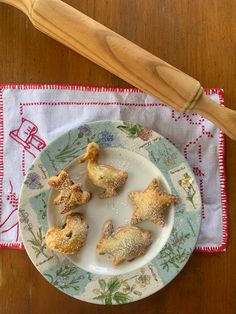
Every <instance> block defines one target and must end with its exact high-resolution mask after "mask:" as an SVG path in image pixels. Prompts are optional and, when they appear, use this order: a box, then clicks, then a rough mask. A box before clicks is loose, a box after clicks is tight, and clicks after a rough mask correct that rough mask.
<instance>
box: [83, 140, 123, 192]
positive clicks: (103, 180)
mask: <svg viewBox="0 0 236 314" xmlns="http://www.w3.org/2000/svg"><path fill="white" fill-rule="evenodd" d="M98 156H99V146H98V144H96V143H94V142H93V143H90V144H88V146H87V151H86V153H85V154H84V155H83V156H82V157H81V158H80V159H79V162H80V163H83V162H84V161H85V160H88V165H87V174H88V177H89V179H90V180H91V181H92V183H93V184H94V185H96V186H98V187H100V188H103V189H105V191H104V192H102V193H100V194H99V198H108V197H112V196H116V195H117V194H118V193H117V189H118V188H119V187H121V186H122V185H123V184H125V182H126V180H127V178H128V173H127V172H125V171H120V170H117V169H115V168H114V167H112V166H109V165H101V164H98V163H97V160H98Z"/></svg>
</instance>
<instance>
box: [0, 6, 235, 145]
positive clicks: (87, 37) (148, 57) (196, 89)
mask: <svg viewBox="0 0 236 314" xmlns="http://www.w3.org/2000/svg"><path fill="white" fill-rule="evenodd" d="M0 2H4V3H8V4H10V5H12V6H14V7H17V8H18V9H20V10H21V11H23V12H24V13H25V14H26V15H27V16H28V17H29V19H30V21H31V22H32V24H33V25H34V26H35V27H36V28H37V29H39V30H40V31H42V32H43V33H45V34H47V35H48V36H50V37H52V38H54V39H56V40H57V41H59V42H61V43H63V44H64V45H66V46H68V47H69V48H71V49H73V50H75V51H76V52H78V53H80V54H81V55H83V56H84V57H86V58H88V59H90V60H92V61H93V62H95V63H97V64H98V65H100V66H101V67H103V68H105V69H107V70H108V71H110V72H112V73H113V74H115V75H117V76H119V77H120V78H122V79H123V80H125V81H127V82H129V83H130V84H132V85H134V86H136V87H138V88H140V89H142V90H143V91H145V92H147V93H148V94H150V95H152V96H154V97H156V98H158V99H159V100H161V101H162V102H164V103H166V104H167V105H169V106H171V107H172V108H174V109H175V110H177V111H181V112H188V111H191V112H196V113H198V114H200V115H202V116H204V117H205V118H207V119H208V120H210V121H212V122H213V123H215V124H216V125H217V126H218V127H219V128H221V129H222V130H223V131H224V132H225V133H226V134H227V135H228V136H229V137H231V138H232V139H234V140H236V112H235V111H233V110H231V109H228V108H225V107H222V106H219V104H217V103H216V102H214V101H213V100H211V99H210V98H209V97H207V96H206V95H205V94H204V93H203V88H202V87H201V84H200V83H199V82H198V81H197V80H195V79H193V78H192V77H190V76H188V75H187V74H185V73H183V72H181V71H180V70H178V69H176V68H174V67H173V66H171V65H169V64H168V63H166V62H164V61H163V60H161V59H159V58H158V57H156V56H154V55H153V54H151V53H149V52H148V51H146V50H144V49H142V48H141V47H139V46H137V45H135V44H134V43H132V42H130V41H129V40H127V39H125V38H124V37H122V36H120V35H118V34H117V33H115V32H113V31H112V30H110V29H108V28H107V27H105V26H103V25H102V24H100V23H98V22H96V21H94V20H93V19H91V18H89V17H88V16H86V15H84V14H83V13H81V12H79V11H78V10H76V9H74V8H73V7H71V6H69V5H67V4H66V3H64V2H62V1H60V0H0Z"/></svg>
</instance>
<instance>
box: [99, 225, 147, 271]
mask: <svg viewBox="0 0 236 314" xmlns="http://www.w3.org/2000/svg"><path fill="white" fill-rule="evenodd" d="M151 243H152V234H151V232H150V231H145V230H143V229H140V228H137V227H134V226H130V225H126V226H123V227H120V228H118V229H116V230H115V231H114V232H113V224H112V221H111V220H107V221H106V222H105V223H104V225H103V229H102V237H101V239H100V241H99V242H98V244H97V253H98V254H100V255H103V254H108V255H111V256H113V257H114V259H113V265H114V266H116V265H119V264H121V263H122V262H124V261H132V260H134V259H135V258H137V257H139V256H141V255H144V254H145V253H146V251H147V249H148V247H149V246H150V245H151Z"/></svg>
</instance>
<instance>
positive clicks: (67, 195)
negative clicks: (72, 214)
mask: <svg viewBox="0 0 236 314" xmlns="http://www.w3.org/2000/svg"><path fill="white" fill-rule="evenodd" d="M48 184H49V185H50V186H51V187H53V188H54V189H55V190H58V191H59V192H60V194H59V195H58V197H56V198H55V200H54V204H55V205H58V212H59V213H60V214H64V213H67V212H68V211H70V210H72V209H74V208H75V207H76V206H78V205H83V204H86V203H88V201H89V200H90V198H91V193H89V192H87V191H82V190H81V184H80V183H76V184H74V183H73V182H72V180H71V179H70V176H69V174H68V173H67V172H66V171H64V170H62V171H61V172H60V173H59V174H58V175H57V176H54V177H51V178H49V180H48Z"/></svg>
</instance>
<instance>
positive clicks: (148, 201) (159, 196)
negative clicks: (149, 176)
mask: <svg viewBox="0 0 236 314" xmlns="http://www.w3.org/2000/svg"><path fill="white" fill-rule="evenodd" d="M129 198H130V199H131V201H132V203H133V204H134V208H133V213H132V217H131V225H135V224H137V223H139V222H141V221H144V220H150V221H151V222H153V223H154V224H157V225H159V226H161V227H164V225H165V219H164V213H165V210H166V209H168V208H169V207H170V206H171V205H172V204H176V203H177V201H178V197H177V196H175V195H172V194H167V193H165V192H162V191H161V190H160V187H159V185H158V182H157V180H156V179H153V180H152V182H151V183H150V184H149V186H148V187H147V188H146V190H144V191H136V192H130V193H129Z"/></svg>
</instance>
